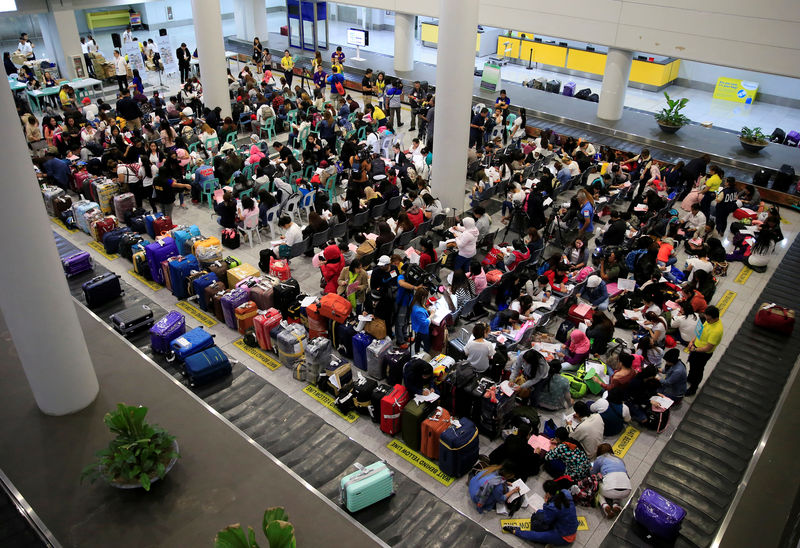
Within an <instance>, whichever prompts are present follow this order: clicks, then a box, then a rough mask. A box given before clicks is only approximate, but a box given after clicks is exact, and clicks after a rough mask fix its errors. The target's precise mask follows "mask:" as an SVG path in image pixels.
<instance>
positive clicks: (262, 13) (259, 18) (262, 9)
mask: <svg viewBox="0 0 800 548" xmlns="http://www.w3.org/2000/svg"><path fill="white" fill-rule="evenodd" d="M251 2H252V3H253V36H258V39H259V40H261V44H263V45H264V47H266V45H267V43H268V42H269V29H268V28H267V6H266V4H264V0H251Z"/></svg>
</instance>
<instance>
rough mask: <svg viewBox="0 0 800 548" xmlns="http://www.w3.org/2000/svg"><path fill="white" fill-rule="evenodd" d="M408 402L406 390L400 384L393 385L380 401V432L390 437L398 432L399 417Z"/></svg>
mask: <svg viewBox="0 0 800 548" xmlns="http://www.w3.org/2000/svg"><path fill="white" fill-rule="evenodd" d="M408 400H409V395H408V390H406V387H405V386H403V385H402V384H395V385H394V387H393V388H392V391H391V392H389V393H388V394H386V395H385V396H384V397H383V399H381V431H383V432H384V433H386V434H389V435H390V436H394V435H395V434H397V433H398V432H400V416H401V415H402V414H403V409H404V408H405V406H406V404H407V403H408Z"/></svg>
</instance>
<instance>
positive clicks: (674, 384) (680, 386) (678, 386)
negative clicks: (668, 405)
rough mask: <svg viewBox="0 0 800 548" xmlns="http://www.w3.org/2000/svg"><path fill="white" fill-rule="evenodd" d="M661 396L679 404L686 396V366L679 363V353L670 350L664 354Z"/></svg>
mask: <svg viewBox="0 0 800 548" xmlns="http://www.w3.org/2000/svg"><path fill="white" fill-rule="evenodd" d="M661 394H662V395H664V396H666V397H668V398H669V399H671V400H674V401H676V402H679V401H681V400H682V399H683V397H684V396H685V395H686V365H685V364H684V363H683V362H682V361H681V352H680V350H678V349H677V348H670V349H669V350H667V351H666V352H664V378H663V379H662V380H661Z"/></svg>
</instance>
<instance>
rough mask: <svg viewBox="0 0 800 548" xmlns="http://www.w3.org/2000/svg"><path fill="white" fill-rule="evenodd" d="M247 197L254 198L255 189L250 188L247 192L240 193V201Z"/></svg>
mask: <svg viewBox="0 0 800 548" xmlns="http://www.w3.org/2000/svg"><path fill="white" fill-rule="evenodd" d="M245 196H249V197H251V198H252V197H253V189H252V188H248V189H247V190H243V191H242V192H240V193H239V199H240V200H241V199H242V198H244V197H245Z"/></svg>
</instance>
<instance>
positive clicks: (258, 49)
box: [253, 36, 264, 73]
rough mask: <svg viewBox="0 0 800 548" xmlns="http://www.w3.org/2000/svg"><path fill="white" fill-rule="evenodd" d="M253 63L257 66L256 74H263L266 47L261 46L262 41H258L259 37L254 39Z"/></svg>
mask: <svg viewBox="0 0 800 548" xmlns="http://www.w3.org/2000/svg"><path fill="white" fill-rule="evenodd" d="M253 62H254V63H255V64H256V72H257V73H261V72H263V68H262V67H263V63H264V46H262V45H261V40H259V39H258V36H256V37H255V38H253Z"/></svg>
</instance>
